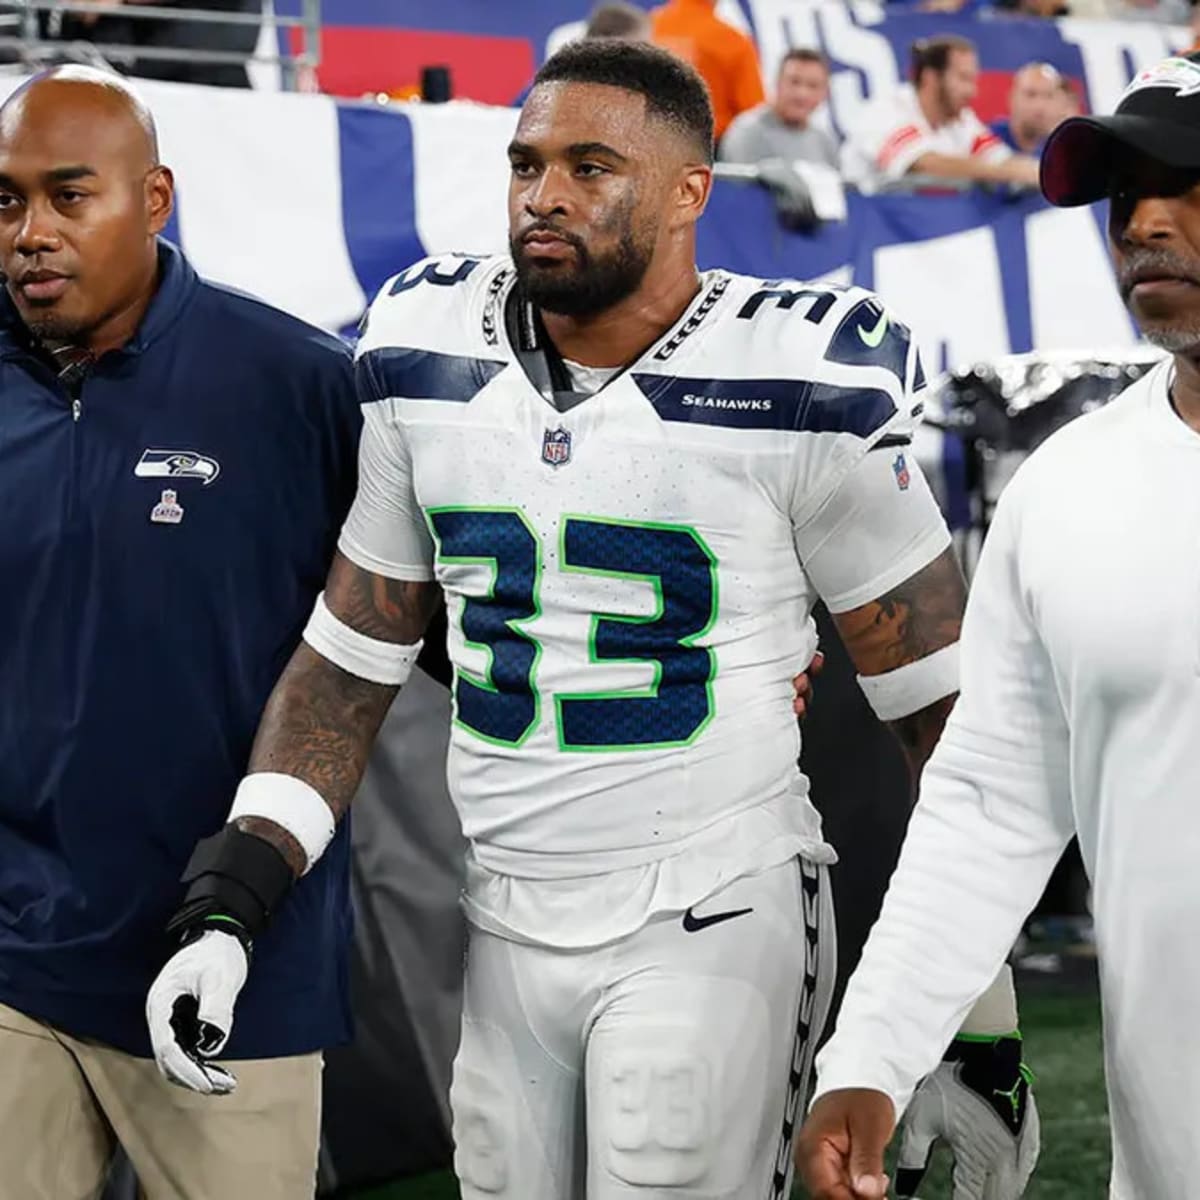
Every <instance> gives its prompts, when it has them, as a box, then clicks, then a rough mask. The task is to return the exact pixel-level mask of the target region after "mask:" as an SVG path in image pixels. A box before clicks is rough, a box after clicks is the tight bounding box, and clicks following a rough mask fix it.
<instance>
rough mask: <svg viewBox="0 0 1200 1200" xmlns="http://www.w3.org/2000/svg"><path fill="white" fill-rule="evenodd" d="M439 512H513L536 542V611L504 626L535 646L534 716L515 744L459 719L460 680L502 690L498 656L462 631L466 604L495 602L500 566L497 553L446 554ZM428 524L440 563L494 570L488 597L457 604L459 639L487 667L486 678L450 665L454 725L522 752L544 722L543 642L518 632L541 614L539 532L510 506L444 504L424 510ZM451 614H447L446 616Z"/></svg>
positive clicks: (465, 599)
mask: <svg viewBox="0 0 1200 1200" xmlns="http://www.w3.org/2000/svg"><path fill="white" fill-rule="evenodd" d="M436 513H511V514H512V515H513V516H514V517H516V518H517V519H518V520H519V521H520V522H521V524H522V525H524V526H525V528H526V529H527V530H528V532H529V536H530V537H531V538H532V539H533V586H532V594H531V595H530V598H529V599H530V603H531V604H532V606H533V612H532V613H530V615H529V616H527V617H515V618H512V619H510V620H508V621H505V622H504V624H505V625H506V626H508V628H509V630H510V631H511V632H512V633H514V634H515V635H516V636H517V637H519V638H524V640H525V641H527V642H529V643H530V645H532V646H533V661H532V662H531V663H530V664H529V690H530V692H531V693H532V695H533V717H532V718H531V719H530V721H529V724H528V725H527V726H526V727H525V731H524V733H522V734H521V736H520V737H519V738H517V740H516V741H514V742H509V741H505V739H504V738H497V737H492V736H491V735H490V734H487V733H483V732H481V731H480V730H478V729H476V728H475V726H474V725H468V724H467V723H466V722H465V721H461V720H459V717H458V681H459V678H460V677H463V678H465V679H466V681H467V682H468V683H471V684H474V685H475V686H476V687H478V688H481V689H482V690H483V691H485V692H490V693H491V694H492V695H493V696H498V695H500V689H499V688H498V687H496V685H495V684H494V683H493V682H492V680H491V674H492V665H493V663H494V662H495V654H494V652H493V651H492V648H491V646H489V645H487V644H486V643H484V642H475V641H472V640H471V639H470V638H469V637H467V635H466V631H465V630H464V629H463V616H464V614H465V613H466V609H467V605H468V604H470V603H472V602H474V603H476V604H486V603H488V602H489V601H492V602H494V601H495V599H496V578H497V576H498V575H499V573H500V566H499V563H498V562H497V560H496V556H495V555H494V554H481V555H472V554H461V555H460V554H444V553H443V552H442V539H441V538H440V537H439V536H438V532H437V529H436V528H435V527H434V524H433V516H434V514H436ZM424 515H425V524H426V525H427V526H428V527H429V532H430V534H431V536H432V537H433V541H434V545H435V546H436V547H437V560H438V561H439V562H444V563H482V564H490V565H491V568H492V579H491V582H490V584H489V585H488V591H487V595H486V596H460V597H458V599H459V605H458V614H457V617H456V620H457V624H458V632H459V636H460V637H461V638H462V640H463V645H464V646H469V647H471V649H473V650H482V651H483V652H484V653H485V654H486V655H487V668H486V672H485V675H484V676H479V675H476V674H475V672H474V671H468V670H466V669H462V670H460V669H459V668H458V667H456V666H455V665H454V663H453V662H451V664H450V666H451V669H452V670H453V672H454V686H453V687H452V688H451V689H450V700H451V703H452V704H453V706H454V716H453V724H455V725H457V726H458V727H459V728H460V729H465V730H466V731H467V733H469V734H470V735H471V736H472V737H475V738H478V739H479V740H480V741H481V742H487V743H488V744H489V745H491V746H503V747H505V748H506V749H519V748H520V747H521V746H523V745H524V744H525V743H526V742H527V741H528V740H529V738H530V737H531V736H532V735H533V733H534V731H535V730H536V729H537V727H538V725H540V724H541V719H542V696H541V693H540V692H539V691H538V687H537V683H536V679H537V669H538V665H539V664H540V663H541V661H542V643H541V642H539V641H538V639H537V638H535V637H534V636H533V634H531V633H528V632H527V631H526V630H524V629H517V628H516V626H518V625H525V624H527V623H528V622H530V621H536V620H537V619H538V618H539V617H540V616H541V615H542V539H541V538H540V537H538V534H537V530H536V529H534V527H533V526H532V525H530V523H529V522H528V520H526V518H525V514H524V513H523V512H522V511H521V510H520V509H519V508H513V507H511V506H508V505H489V504H441V505H436V506H435V507H433V508H427V509H425V510H424ZM448 615H449V613H448V612H447V616H448Z"/></svg>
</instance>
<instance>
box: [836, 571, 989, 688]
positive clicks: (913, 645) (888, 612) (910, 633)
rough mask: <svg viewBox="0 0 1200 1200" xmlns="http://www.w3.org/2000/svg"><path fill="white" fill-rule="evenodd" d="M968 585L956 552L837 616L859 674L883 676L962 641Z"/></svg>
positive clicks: (839, 629)
mask: <svg viewBox="0 0 1200 1200" xmlns="http://www.w3.org/2000/svg"><path fill="white" fill-rule="evenodd" d="M966 599H967V585H966V581H965V580H964V579H963V574H962V569H961V568H960V567H959V565H958V559H957V558H956V557H955V555H954V551H953V550H946V551H945V552H944V553H942V554H940V555H938V557H937V558H935V559H934V560H933V562H931V563H930V564H929V565H928V566H926V567H923V568H922V569H921V570H920V571H918V572H917V573H916V574H915V575H913V576H911V577H910V578H908V579H906V580H905V581H904V582H903V583H901V584H898V585H897V586H896V587H894V588H892V590H891V591H890V592H885V593H884V595H882V596H880V597H879V599H878V600H873V601H871V603H869V604H864V605H863V606H862V607H861V608H855V609H851V610H850V612H846V613H838V614H837V615H836V616H835V617H834V623H835V624H836V625H837V628H838V632H839V633H840V634H841V636H842V641H843V642H845V643H846V649H847V651H849V653H850V657H851V658H852V659H853V660H854V665H855V667H856V669H857V670H858V673H859V674H860V675H882V674H883V673H884V672H885V671H893V670H895V669H896V667H902V666H904V664H905V663H910V662H915V661H916V660H917V659H918V658H924V657H925V656H926V655H928V654H932V653H933V652H934V651H935V650H940V649H941V648H942V647H943V646H949V645H950V644H951V643H953V642H956V641H958V635H959V631H960V629H961V627H962V614H963V608H964V606H965V605H966Z"/></svg>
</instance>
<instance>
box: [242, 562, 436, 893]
mask: <svg viewBox="0 0 1200 1200" xmlns="http://www.w3.org/2000/svg"><path fill="white" fill-rule="evenodd" d="M439 598H440V591H439V589H438V586H437V585H436V584H434V583H429V582H417V583H412V582H407V581H404V580H398V579H386V578H384V577H383V576H382V575H375V574H373V573H372V572H370V571H366V570H364V569H363V568H362V567H358V566H355V564H354V563H352V562H351V561H350V560H349V559H348V558H346V557H345V556H344V555H342V554H338V555H337V556H336V557H335V558H334V561H333V566H332V568H331V569H330V573H329V579H328V581H327V583H326V585H325V603H326V605H327V606H328V608H329V610H330V612H332V613H333V615H334V616H335V617H337V618H338V619H339V620H340V621H342V622H344V623H345V624H346V625H349V626H350V627H351V628H352V629H354V630H356V631H357V632H358V633H362V634H365V635H366V636H367V637H372V638H377V639H378V640H379V641H383V642H394V643H399V644H401V645H411V644H413V643H414V642H418V641H420V639H421V637H422V636H423V634H424V632H425V627H426V625H428V623H429V620H430V618H431V617H432V616H433V613H434V611H435V610H436V608H437V604H438V600H439ZM399 690H400V689H399V688H397V687H389V686H387V685H385V684H379V683H371V682H369V681H368V680H365V679H360V678H358V676H356V675H351V674H350V673H349V672H348V671H344V670H342V668H341V667H338V666H335V665H334V664H333V663H331V662H330V661H329V660H328V659H327V658H324V657H322V656H321V655H320V654H318V653H317V652H316V651H315V650H313V649H312V647H310V646H309V645H308V644H307V643H304V642H301V644H300V646H299V647H298V648H297V650H296V652H295V654H293V655H292V659H291V661H290V662H289V663H288V665H287V667H286V668H285V670H284V672H283V674H282V675H281V676H280V678H279V682H278V683H277V684H276V685H275V689H274V691H272V693H271V697H270V699H269V700H268V701H267V707H266V709H265V711H264V713H263V717H262V721H261V723H260V724H259V727H258V736H257V737H256V738H255V740H254V750H253V751H252V753H251V755H250V768H249V769H250V771H251V772H255V771H278V772H280V773H282V774H285V775H294V776H295V777H296V778H297V779H301V780H303V781H304V782H305V783H307V784H309V785H311V786H312V787H314V788H315V789H316V790H317V791H318V792H320V794H321V795H322V796H323V797H324V799H325V802H326V803H327V804H328V805H329V807H330V808H331V809H332V810H333V815H334V819H335V820H340V819H341V817H342V816H343V814H344V813H345V812H346V809H347V808H348V807H349V805H350V801H351V799H352V798H353V796H354V793H355V792H356V791H357V790H358V785H359V782H360V781H361V779H362V776H363V771H364V770H365V769H366V764H367V755H368V753H369V752H370V749H371V744H372V743H373V742H374V740H375V735H376V734H377V733H378V732H379V727H380V725H381V724H382V723H383V718H384V717H385V716H386V715H387V711H388V709H389V708H390V707H391V703H392V701H393V699H395V696H396V693H397V692H398V691H399ZM235 823H236V825H237V826H238V828H239V829H241V830H242V832H243V833H253V834H255V835H257V836H258V837H260V838H263V839H264V840H266V841H268V842H270V843H271V844H272V845H273V846H274V847H275V848H276V849H277V850H278V851H279V852H280V853H281V854H282V855H283V856H284V858H285V859H287V861H288V864H289V866H291V868H292V871H293V873H294V874H296V875H299V874H300V873H301V872H302V871H303V870H304V866H305V854H304V850H303V849H302V847H301V846H300V844H299V842H297V841H296V839H295V838H294V837H293V836H292V835H291V834H290V833H288V832H287V830H286V829H283V828H282V827H281V826H279V825H277V824H276V823H275V822H274V821H269V820H266V819H265V818H263V817H238V818H237V820H236V822H235Z"/></svg>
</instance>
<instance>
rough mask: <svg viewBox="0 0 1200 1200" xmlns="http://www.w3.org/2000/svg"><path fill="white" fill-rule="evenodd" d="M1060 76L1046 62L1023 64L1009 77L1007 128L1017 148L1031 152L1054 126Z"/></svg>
mask: <svg viewBox="0 0 1200 1200" xmlns="http://www.w3.org/2000/svg"><path fill="white" fill-rule="evenodd" d="M1061 82H1062V76H1061V75H1060V74H1059V73H1058V71H1057V70H1056V69H1055V68H1054V67H1052V66H1051V65H1050V64H1049V63H1042V62H1035V63H1027V64H1026V65H1025V66H1023V67H1022V68H1021V69H1020V70H1019V71H1018V72H1017V73H1016V74H1015V75H1014V76H1013V86H1012V94H1011V95H1010V96H1009V99H1008V119H1009V127H1010V128H1011V130H1012V133H1013V137H1014V139H1015V140H1016V142H1017V145H1018V147H1019V148H1020V149H1021V150H1023V151H1025V152H1026V153H1033V152H1034V151H1036V150H1037V149H1038V147H1039V146H1040V145H1041V143H1042V142H1043V141H1044V140H1045V139H1046V137H1047V136H1048V135H1049V133H1050V130H1051V129H1052V128H1053V127H1054V123H1055V122H1054V115H1053V114H1054V111H1055V105H1056V99H1057V96H1058V88H1059V84H1060V83H1061Z"/></svg>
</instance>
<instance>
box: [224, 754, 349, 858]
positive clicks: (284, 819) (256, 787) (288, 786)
mask: <svg viewBox="0 0 1200 1200" xmlns="http://www.w3.org/2000/svg"><path fill="white" fill-rule="evenodd" d="M238 817H264V818H266V820H268V821H274V822H275V824H276V825H279V826H282V827H283V828H284V829H286V830H287V831H288V833H290V834H291V835H292V837H294V838H295V839H296V841H298V842H299V843H300V845H301V846H303V847H304V855H305V858H306V859H307V862H306V863H305V867H304V871H303V874H305V875H307V874H308V872H309V871H310V870H311V869H312V865H313V863H315V862H316V861H317V859H318V858H320V857H321V855H322V854H324V853H325V847H326V846H328V845H329V843H330V842H331V841H333V835H334V831H335V829H336V826H335V824H334V820H333V809H331V808H330V807H329V805H328V804H326V803H325V799H324V797H323V796H322V795H321V793H320V792H318V791H317V789H316V788H315V787H313V786H312V785H311V784H307V783H305V782H304V780H303V779H297V778H296V776H295V775H283V774H281V773H279V772H277V771H256V772H255V773H254V774H253V775H247V776H246V777H245V778H244V779H243V780H242V782H241V783H240V784H238V790H237V795H236V796H234V798H233V807H232V808H231V809H230V810H229V820H230V821H235V820H237V818H238Z"/></svg>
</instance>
